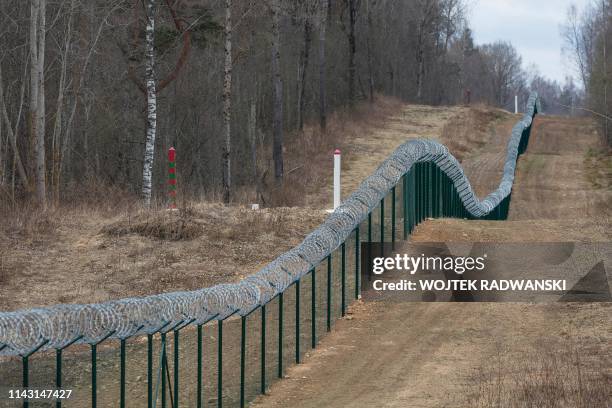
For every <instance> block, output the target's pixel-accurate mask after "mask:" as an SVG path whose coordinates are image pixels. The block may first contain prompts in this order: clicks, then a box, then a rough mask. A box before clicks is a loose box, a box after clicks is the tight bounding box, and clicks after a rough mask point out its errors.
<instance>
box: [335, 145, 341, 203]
mask: <svg viewBox="0 0 612 408" xmlns="http://www.w3.org/2000/svg"><path fill="white" fill-rule="evenodd" d="M339 206H340V149H336V150H335V151H334V210H335V209H336V208H338V207H339Z"/></svg>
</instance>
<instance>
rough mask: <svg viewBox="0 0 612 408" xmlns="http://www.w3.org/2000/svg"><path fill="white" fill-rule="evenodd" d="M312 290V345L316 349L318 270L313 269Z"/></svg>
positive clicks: (311, 272)
mask: <svg viewBox="0 0 612 408" xmlns="http://www.w3.org/2000/svg"><path fill="white" fill-rule="evenodd" d="M310 274H311V276H312V280H311V283H312V285H311V288H310V292H311V293H310V343H311V344H310V345H311V346H312V348H315V347H316V345H317V270H316V268H312V270H311V271H310Z"/></svg>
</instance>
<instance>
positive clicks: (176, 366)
mask: <svg viewBox="0 0 612 408" xmlns="http://www.w3.org/2000/svg"><path fill="white" fill-rule="evenodd" d="M179 330H180V329H177V330H174V406H175V407H178V406H180V405H179V350H180V347H179Z"/></svg>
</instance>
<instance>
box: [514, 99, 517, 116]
mask: <svg viewBox="0 0 612 408" xmlns="http://www.w3.org/2000/svg"><path fill="white" fill-rule="evenodd" d="M514 113H518V95H514Z"/></svg>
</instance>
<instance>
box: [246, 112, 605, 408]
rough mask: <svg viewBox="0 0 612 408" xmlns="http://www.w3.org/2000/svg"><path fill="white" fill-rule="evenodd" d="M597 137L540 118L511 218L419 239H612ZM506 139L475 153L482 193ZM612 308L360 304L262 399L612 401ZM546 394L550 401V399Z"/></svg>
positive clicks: (465, 403)
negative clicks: (589, 159) (596, 172)
mask: <svg viewBox="0 0 612 408" xmlns="http://www.w3.org/2000/svg"><path fill="white" fill-rule="evenodd" d="M503 140H504V137H503V136H502V135H498V136H497V141H498V142H503ZM597 143H598V142H597V134H596V133H595V126H594V124H593V123H592V122H590V121H588V120H586V119H585V120H582V119H581V120H577V119H566V118H558V117H544V116H541V117H538V118H537V120H536V122H535V124H534V129H533V133H532V138H531V141H530V146H529V149H528V151H527V154H525V155H524V156H523V157H522V158H521V159H520V162H519V167H518V177H517V181H516V184H515V188H514V192H513V201H512V204H511V212H510V221H506V222H493V221H488V222H485V221H476V222H474V221H463V220H432V221H427V222H425V223H424V224H422V225H420V226H419V227H418V229H417V231H416V232H415V233H414V235H413V237H412V239H413V240H414V241H423V242H427V241H441V240H447V241H467V242H469V241H479V240H482V241H491V242H507V241H513V242H521V241H541V242H548V241H563V240H575V241H583V242H591V241H610V239H611V237H612V233H611V232H610V231H612V228H610V227H611V226H612V225H610V203H611V198H612V194H611V191H610V190H609V189H601V188H598V187H597V186H595V185H593V184H591V183H589V182H588V180H587V174H586V173H587V171H588V169H587V168H586V165H585V154H587V152H588V151H589V149H593V148H595V147H597ZM504 147H505V144H503V143H495V144H494V145H491V146H489V147H486V148H483V149H482V151H480V152H477V154H474V155H471V156H469V157H466V158H465V159H464V165H465V168H466V173H467V174H468V176H469V177H470V179H471V181H472V184H473V185H475V186H476V190H477V192H479V193H480V194H484V193H486V192H488V191H490V189H491V188H493V187H494V186H495V185H496V184H497V182H498V180H499V177H500V174H499V167H498V166H499V164H498V163H499V160H500V158H501V157H503V152H501V150H503V148H504ZM495 149H497V150H495ZM610 305H611V304H610V303H589V304H580V303H552V304H517V303H499V304H496V303H476V304H474V303H410V302H398V301H396V300H394V301H385V300H381V301H377V302H365V303H359V304H357V305H355V306H354V307H353V308H352V314H351V315H350V316H349V319H346V320H342V321H339V322H338V324H337V326H336V328H335V329H334V331H333V333H332V334H331V335H329V336H328V337H326V338H325V339H324V340H323V341H322V342H321V345H320V347H319V348H318V349H316V350H315V351H313V352H312V355H311V356H310V357H309V358H307V359H306V361H305V363H304V364H301V365H299V366H295V367H293V368H292V369H290V370H289V371H288V374H287V377H288V378H287V379H286V380H284V381H280V382H278V383H276V384H275V385H274V386H273V387H272V389H271V391H270V393H269V395H267V396H264V397H261V398H259V399H258V400H257V401H256V403H255V404H254V406H256V407H288V406H299V407H450V406H453V407H471V406H483V407H484V406H524V404H526V403H531V404H532V405H531V406H544V405H543V404H549V403H550V401H552V400H556V399H559V405H558V406H580V405H581V404H584V401H589V404H588V406H606V405H605V404H606V403H607V402H606V399H607V401H608V402H609V401H610V398H612V395H610V391H609V390H610V389H612V387H611V385H612V348H610V347H609V345H610V344H612V330H610V327H612V313H611V312H612V308H611V307H610ZM553 362H554V363H553ZM576 367H578V368H579V369H578V371H577V375H576ZM580 367H585V368H584V369H583V370H580ZM586 371H588V374H585V372H586ZM576 379H579V380H576ZM577 381H578V382H577ZM587 382H588V384H589V386H588V387H587V388H588V390H589V391H588V393H585V392H584V391H583V390H584V385H583V384H584V383H587ZM547 393H548V394H547ZM543 395H544V396H545V398H547V399H548V400H546V399H538V398H542V396H543ZM589 398H591V399H589ZM561 399H562V400H561ZM538 401H539V402H538ZM521 403H522V404H523V405H521ZM533 404H535V405H533ZM599 404H601V405H599ZM546 406H549V405H546ZM551 406H552V405H551ZM555 406H557V405H555Z"/></svg>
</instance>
